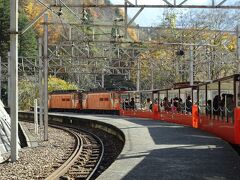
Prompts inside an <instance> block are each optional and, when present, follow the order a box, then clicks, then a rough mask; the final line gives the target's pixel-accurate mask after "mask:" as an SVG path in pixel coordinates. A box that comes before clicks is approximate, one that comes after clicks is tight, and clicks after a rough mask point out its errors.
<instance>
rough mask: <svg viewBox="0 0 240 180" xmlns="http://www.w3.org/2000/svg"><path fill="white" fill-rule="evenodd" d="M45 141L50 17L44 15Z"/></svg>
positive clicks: (45, 131) (45, 134)
mask: <svg viewBox="0 0 240 180" xmlns="http://www.w3.org/2000/svg"><path fill="white" fill-rule="evenodd" d="M44 22H45V24H44V41H43V42H44V49H43V53H44V141H47V140H48V52H47V51H48V26H47V22H48V15H47V14H45V15H44Z"/></svg>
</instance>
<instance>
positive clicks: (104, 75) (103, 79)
mask: <svg viewBox="0 0 240 180" xmlns="http://www.w3.org/2000/svg"><path fill="white" fill-rule="evenodd" d="M104 76H105V75H104V71H102V88H104V80H105V79H104V78H105V77H104Z"/></svg>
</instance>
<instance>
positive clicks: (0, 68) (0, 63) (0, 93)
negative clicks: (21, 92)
mask: <svg viewBox="0 0 240 180" xmlns="http://www.w3.org/2000/svg"><path fill="white" fill-rule="evenodd" d="M1 99H2V58H1V56H0V100H1Z"/></svg>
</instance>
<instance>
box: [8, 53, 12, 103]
mask: <svg viewBox="0 0 240 180" xmlns="http://www.w3.org/2000/svg"><path fill="white" fill-rule="evenodd" d="M7 56H8V88H7V90H8V101H7V106H8V107H9V108H10V104H11V92H10V90H11V60H10V52H8V55H7Z"/></svg>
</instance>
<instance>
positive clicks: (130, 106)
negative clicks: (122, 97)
mask: <svg viewBox="0 0 240 180" xmlns="http://www.w3.org/2000/svg"><path fill="white" fill-rule="evenodd" d="M129 108H130V109H135V102H134V98H131V101H130V103H129Z"/></svg>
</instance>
